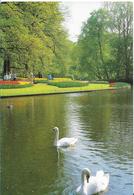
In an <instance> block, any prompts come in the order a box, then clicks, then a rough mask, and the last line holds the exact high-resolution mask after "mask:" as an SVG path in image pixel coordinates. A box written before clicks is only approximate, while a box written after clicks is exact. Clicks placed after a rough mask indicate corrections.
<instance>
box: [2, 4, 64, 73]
mask: <svg viewBox="0 0 134 195" xmlns="http://www.w3.org/2000/svg"><path fill="white" fill-rule="evenodd" d="M63 20H64V17H63V13H62V12H61V11H60V8H59V3H56V2H49V3H46V2H43V3H30V2H27V3H4V4H3V3H2V4H1V5H0V45H1V46H0V62H1V63H0V64H1V70H2V71H3V74H6V73H9V72H10V71H11V69H12V71H13V72H16V71H17V72H18V73H22V74H23V76H24V74H26V76H28V74H30V72H34V74H37V73H38V74H39V75H40V74H43V73H44V72H45V73H49V71H50V72H52V71H54V70H53V67H52V64H55V66H56V65H57V64H56V61H58V62H60V63H61V58H62V57H61V55H62V53H63V50H64V52H65V50H66V44H65V43H66V42H67V41H66V40H67V35H66V33H65V31H64V29H63V26H62V22H63ZM62 62H63V61H62ZM2 64H3V66H2ZM61 66H64V62H63V63H62V65H61ZM61 69H64V68H63V67H62V68H61V67H60V66H59V67H58V72H60V71H61Z"/></svg>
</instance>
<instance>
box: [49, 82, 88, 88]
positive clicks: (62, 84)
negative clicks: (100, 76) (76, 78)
mask: <svg viewBox="0 0 134 195" xmlns="http://www.w3.org/2000/svg"><path fill="white" fill-rule="evenodd" d="M48 85H53V86H56V87H60V88H66V87H84V86H87V85H88V83H87V82H86V83H85V82H48Z"/></svg>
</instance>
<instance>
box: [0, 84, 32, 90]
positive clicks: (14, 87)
mask: <svg viewBox="0 0 134 195" xmlns="http://www.w3.org/2000/svg"><path fill="white" fill-rule="evenodd" d="M31 86H32V84H25V85H0V89H16V88H26V87H31Z"/></svg>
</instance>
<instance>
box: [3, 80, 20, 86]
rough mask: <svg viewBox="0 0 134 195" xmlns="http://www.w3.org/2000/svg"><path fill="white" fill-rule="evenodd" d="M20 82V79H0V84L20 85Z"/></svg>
mask: <svg viewBox="0 0 134 195" xmlns="http://www.w3.org/2000/svg"><path fill="white" fill-rule="evenodd" d="M18 84H19V82H18V81H3V80H0V85H18Z"/></svg>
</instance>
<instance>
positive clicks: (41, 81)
mask: <svg viewBox="0 0 134 195" xmlns="http://www.w3.org/2000/svg"><path fill="white" fill-rule="evenodd" d="M47 82H48V81H47V80H35V81H34V83H35V84H37V83H47Z"/></svg>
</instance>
